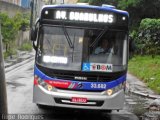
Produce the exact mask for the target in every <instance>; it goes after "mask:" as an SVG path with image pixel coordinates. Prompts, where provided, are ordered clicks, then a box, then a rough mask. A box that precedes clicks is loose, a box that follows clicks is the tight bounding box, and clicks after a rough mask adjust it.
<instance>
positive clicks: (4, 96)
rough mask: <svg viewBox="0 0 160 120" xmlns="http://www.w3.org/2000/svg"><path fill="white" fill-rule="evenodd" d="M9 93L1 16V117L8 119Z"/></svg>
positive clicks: (4, 119) (3, 119)
mask: <svg viewBox="0 0 160 120" xmlns="http://www.w3.org/2000/svg"><path fill="white" fill-rule="evenodd" d="M7 114H8V113H7V94H6V82H5V74H4V62H3V54H2V34H1V18H0V119H2V120H8V119H7V117H5V116H7Z"/></svg>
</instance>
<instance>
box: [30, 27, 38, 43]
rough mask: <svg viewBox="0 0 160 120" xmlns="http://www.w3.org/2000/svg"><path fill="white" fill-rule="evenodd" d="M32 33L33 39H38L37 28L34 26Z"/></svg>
mask: <svg viewBox="0 0 160 120" xmlns="http://www.w3.org/2000/svg"><path fill="white" fill-rule="evenodd" d="M30 34H31V41H33V42H35V41H36V39H37V30H36V28H35V27H32V29H31V31H30Z"/></svg>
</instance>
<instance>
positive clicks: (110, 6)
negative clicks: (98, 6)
mask: <svg viewBox="0 0 160 120" xmlns="http://www.w3.org/2000/svg"><path fill="white" fill-rule="evenodd" d="M102 7H109V8H113V9H115V8H116V7H115V6H113V5H107V4H102Z"/></svg>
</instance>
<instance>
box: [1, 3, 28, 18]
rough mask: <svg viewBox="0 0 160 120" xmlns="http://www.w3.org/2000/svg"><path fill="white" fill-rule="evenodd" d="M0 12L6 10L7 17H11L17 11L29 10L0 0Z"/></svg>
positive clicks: (24, 11)
mask: <svg viewBox="0 0 160 120" xmlns="http://www.w3.org/2000/svg"><path fill="white" fill-rule="evenodd" d="M0 12H6V13H7V14H8V15H9V17H13V16H14V15H15V14H16V13H17V12H21V13H26V12H30V10H29V9H25V8H22V7H20V6H18V5H14V4H11V3H7V2H5V1H1V0H0Z"/></svg>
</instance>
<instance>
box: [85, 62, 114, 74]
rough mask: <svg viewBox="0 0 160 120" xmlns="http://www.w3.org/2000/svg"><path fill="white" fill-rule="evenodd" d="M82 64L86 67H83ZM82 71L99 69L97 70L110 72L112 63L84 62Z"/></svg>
mask: <svg viewBox="0 0 160 120" xmlns="http://www.w3.org/2000/svg"><path fill="white" fill-rule="evenodd" d="M84 66H85V67H86V66H87V67H86V68H87V69H84ZM83 71H99V72H112V71H113V65H112V64H101V63H84V64H83Z"/></svg>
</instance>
